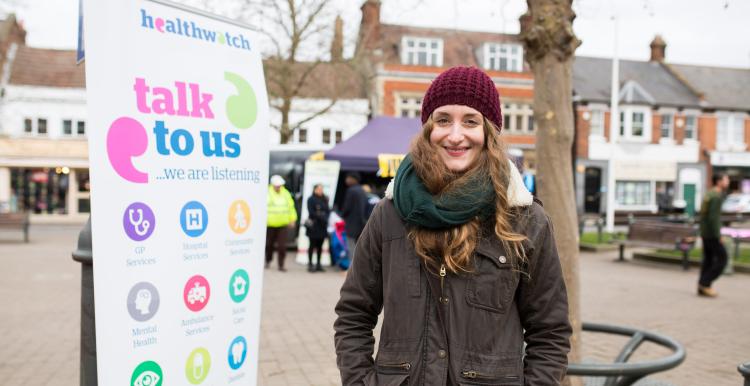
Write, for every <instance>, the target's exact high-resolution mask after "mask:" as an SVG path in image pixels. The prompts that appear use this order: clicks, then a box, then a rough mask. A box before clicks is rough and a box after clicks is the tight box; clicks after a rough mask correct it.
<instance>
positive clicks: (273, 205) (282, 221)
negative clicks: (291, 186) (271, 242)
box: [266, 186, 297, 228]
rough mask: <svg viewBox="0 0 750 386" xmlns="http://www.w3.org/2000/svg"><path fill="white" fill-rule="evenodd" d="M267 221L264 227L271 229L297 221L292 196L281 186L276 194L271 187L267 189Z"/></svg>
mask: <svg viewBox="0 0 750 386" xmlns="http://www.w3.org/2000/svg"><path fill="white" fill-rule="evenodd" d="M266 204H267V207H268V220H267V221H266V225H267V226H269V227H272V228H280V227H284V226H287V225H289V224H291V223H293V222H295V221H297V210H296V209H294V200H293V199H292V195H291V194H290V193H289V191H288V190H286V188H284V187H283V186H282V187H281V189H279V192H278V193H277V192H276V191H275V190H274V189H273V186H269V187H268V199H267V200H266Z"/></svg>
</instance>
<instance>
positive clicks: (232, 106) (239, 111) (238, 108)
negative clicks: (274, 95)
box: [224, 71, 258, 129]
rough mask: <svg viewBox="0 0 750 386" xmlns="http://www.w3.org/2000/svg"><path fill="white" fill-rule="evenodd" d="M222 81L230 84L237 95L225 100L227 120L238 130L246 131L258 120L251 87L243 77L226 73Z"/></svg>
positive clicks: (253, 92) (255, 101)
mask: <svg viewBox="0 0 750 386" xmlns="http://www.w3.org/2000/svg"><path fill="white" fill-rule="evenodd" d="M224 79H225V80H226V81H228V82H229V83H231V84H232V85H233V86H234V87H235V88H236V89H237V94H236V95H232V96H230V97H229V98H227V118H229V122H232V124H233V125H234V126H235V127H236V128H238V129H247V128H249V127H250V126H252V125H253V124H254V123H255V120H256V119H257V118H258V99H257V97H256V96H255V91H253V87H252V86H251V85H250V83H248V82H247V81H246V80H245V79H244V78H243V77H241V76H239V75H237V74H235V73H232V72H229V71H226V72H224Z"/></svg>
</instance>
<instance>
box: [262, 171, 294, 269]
mask: <svg viewBox="0 0 750 386" xmlns="http://www.w3.org/2000/svg"><path fill="white" fill-rule="evenodd" d="M285 183H286V181H284V178H282V177H281V176H280V175H277V174H275V175H273V176H271V186H269V187H268V198H267V199H266V204H267V206H268V219H267V221H266V268H268V267H269V266H270V265H271V260H273V250H274V248H275V249H276V254H277V256H278V259H279V271H281V272H286V268H284V258H285V257H286V239H287V234H288V233H289V230H290V229H292V230H293V229H294V226H295V223H296V221H297V210H296V209H295V208H294V199H292V195H291V194H290V193H289V191H288V190H286V188H285V187H284V184H285Z"/></svg>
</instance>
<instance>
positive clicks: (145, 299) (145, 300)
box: [135, 288, 151, 315]
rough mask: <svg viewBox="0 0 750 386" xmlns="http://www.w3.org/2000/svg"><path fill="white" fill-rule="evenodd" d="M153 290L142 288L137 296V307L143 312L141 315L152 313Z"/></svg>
mask: <svg viewBox="0 0 750 386" xmlns="http://www.w3.org/2000/svg"><path fill="white" fill-rule="evenodd" d="M150 308H151V291H149V290H147V289H145V288H144V289H141V290H139V291H138V294H137V295H136V297H135V309H137V310H138V311H140V312H141V315H148V314H149V313H151V310H150Z"/></svg>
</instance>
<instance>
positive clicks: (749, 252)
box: [656, 243, 750, 264]
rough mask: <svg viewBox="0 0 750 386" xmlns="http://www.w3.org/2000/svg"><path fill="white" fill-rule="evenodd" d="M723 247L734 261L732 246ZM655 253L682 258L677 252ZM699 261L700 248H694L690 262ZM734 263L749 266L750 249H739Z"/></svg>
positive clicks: (664, 251) (701, 257) (700, 256)
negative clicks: (738, 254) (738, 255)
mask: <svg viewBox="0 0 750 386" xmlns="http://www.w3.org/2000/svg"><path fill="white" fill-rule="evenodd" d="M724 246H725V247H726V248H727V253H728V254H729V257H730V258H732V259H734V244H730V243H725V244H724ZM656 253H657V254H660V255H667V256H674V257H682V252H680V251H677V250H665V249H657V250H656ZM701 259H703V249H702V248H696V249H693V250H691V251H690V260H691V261H701ZM734 261H735V262H738V263H747V264H750V247H748V248H742V247H740V257H739V258H737V259H734Z"/></svg>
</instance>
